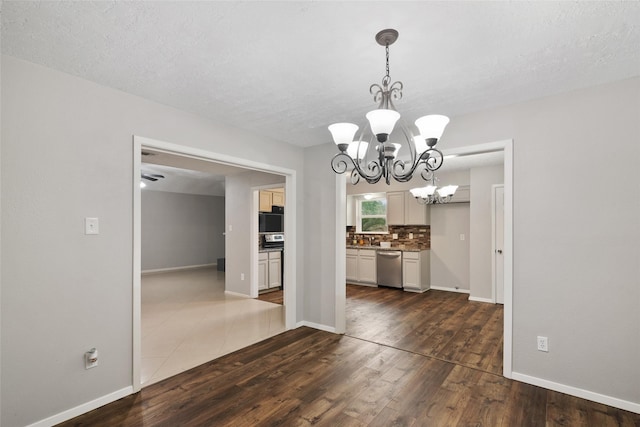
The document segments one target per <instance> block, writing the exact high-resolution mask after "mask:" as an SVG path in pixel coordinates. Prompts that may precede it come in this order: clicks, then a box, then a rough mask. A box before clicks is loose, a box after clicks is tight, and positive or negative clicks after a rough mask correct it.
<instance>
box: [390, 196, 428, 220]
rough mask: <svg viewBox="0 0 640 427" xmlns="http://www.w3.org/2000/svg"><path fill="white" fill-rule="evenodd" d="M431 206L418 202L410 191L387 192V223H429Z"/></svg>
mask: <svg viewBox="0 0 640 427" xmlns="http://www.w3.org/2000/svg"><path fill="white" fill-rule="evenodd" d="M429 223H430V215H429V208H428V206H426V205H422V204H420V203H418V201H417V200H416V199H415V198H414V197H413V196H412V195H411V193H410V192H409V191H391V192H389V193H387V224H389V225H429Z"/></svg>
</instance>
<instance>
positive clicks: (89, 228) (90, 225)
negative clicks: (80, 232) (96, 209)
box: [84, 218, 100, 234]
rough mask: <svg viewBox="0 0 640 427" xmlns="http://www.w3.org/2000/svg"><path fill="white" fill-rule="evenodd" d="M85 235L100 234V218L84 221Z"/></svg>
mask: <svg viewBox="0 0 640 427" xmlns="http://www.w3.org/2000/svg"><path fill="white" fill-rule="evenodd" d="M84 234H100V227H99V224H98V218H85V219H84Z"/></svg>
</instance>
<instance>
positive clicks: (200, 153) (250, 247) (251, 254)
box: [133, 136, 296, 391]
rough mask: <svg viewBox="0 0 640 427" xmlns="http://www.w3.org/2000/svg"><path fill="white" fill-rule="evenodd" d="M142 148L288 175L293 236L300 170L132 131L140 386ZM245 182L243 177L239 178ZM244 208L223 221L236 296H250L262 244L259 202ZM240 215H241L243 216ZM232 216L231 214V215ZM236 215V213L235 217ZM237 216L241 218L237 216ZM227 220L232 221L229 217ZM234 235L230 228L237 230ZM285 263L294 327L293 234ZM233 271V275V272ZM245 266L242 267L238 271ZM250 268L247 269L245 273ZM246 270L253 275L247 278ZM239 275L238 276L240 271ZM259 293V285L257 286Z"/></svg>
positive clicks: (289, 321)
mask: <svg viewBox="0 0 640 427" xmlns="http://www.w3.org/2000/svg"><path fill="white" fill-rule="evenodd" d="M143 149H146V150H152V151H156V152H162V153H167V154H170V155H174V156H178V157H181V158H184V159H192V160H198V161H201V162H211V163H216V164H221V165H224V166H228V167H235V168H240V169H242V170H244V171H247V172H248V175H249V177H250V178H249V180H250V179H251V178H252V177H255V176H257V175H260V174H265V175H266V174H270V175H279V176H280V177H281V179H282V177H283V179H284V186H283V188H284V189H285V190H284V191H285V196H286V197H287V199H288V200H289V201H291V208H290V209H289V215H287V217H286V219H285V224H284V227H285V230H287V232H288V233H289V234H290V235H292V236H295V230H296V209H295V206H296V203H295V201H296V195H295V193H296V191H295V189H296V172H295V171H294V170H291V169H286V168H281V167H277V166H273V165H269V164H264V163H259V162H254V161H250V160H246V159H241V158H235V157H231V156H227V155H223V154H220V153H214V152H209V151H205V150H201V149H195V148H192V147H188V146H183V145H178V144H173V143H169V142H164V141H158V140H153V139H149V138H144V137H139V136H134V138H133V159H134V161H133V165H134V168H133V169H134V171H133V193H134V215H133V388H134V391H139V390H140V389H141V387H142V382H141V358H142V330H141V327H142V316H141V314H142V287H141V273H142V269H141V242H142V241H141V223H142V215H141V189H140V176H141V164H142V155H141V153H142V151H143ZM241 184H242V185H244V183H241ZM246 194H247V198H248V200H251V199H252V197H251V194H252V193H251V192H250V185H247V187H246ZM244 209H245V210H246V212H245V210H243V211H242V214H243V215H245V214H246V221H244V222H242V223H241V222H237V223H236V224H237V225H236V227H233V224H231V223H227V224H226V225H225V233H226V234H227V235H226V240H227V242H228V240H229V239H230V238H232V239H233V245H232V246H233V248H232V249H231V250H232V251H234V252H233V253H231V254H230V253H229V249H228V245H227V249H226V250H227V254H226V256H225V258H226V262H225V264H226V265H225V267H226V270H227V272H226V276H225V294H229V295H232V296H240V297H246V298H252V296H251V295H252V294H253V293H254V290H253V283H257V281H255V280H254V279H253V278H254V277H255V271H254V270H255V269H254V267H253V265H254V264H256V265H257V258H258V249H257V244H256V243H257V238H256V236H257V235H258V231H257V226H258V224H257V218H256V220H255V221H251V220H249V218H250V217H252V216H251V215H250V212H251V211H250V210H251V209H256V210H257V205H256V204H253V206H252V203H251V202H250V201H249V202H247V204H245V205H244ZM243 215H238V217H243ZM227 218H228V216H227ZM234 218H235V217H234ZM238 221H242V220H241V219H238ZM227 222H228V221H227ZM234 232H235V234H233V235H232V236H230V234H231V233H234ZM285 250H286V252H285V259H284V261H285V268H284V271H283V277H284V279H285V280H286V281H287V283H288V284H289V286H287V289H286V292H285V293H284V297H283V298H284V308H283V310H284V325H285V330H288V329H293V328H294V327H295V319H296V304H295V301H296V297H295V295H296V279H295V276H296V267H295V266H296V251H295V239H290V240H289V241H288V242H285ZM230 272H231V274H233V277H231V276H230ZM239 272H241V273H239ZM245 272H246V273H245ZM245 275H246V276H249V277H247V278H246V279H247V280H245ZM236 276H237V277H236ZM255 294H256V295H257V286H256V289H255Z"/></svg>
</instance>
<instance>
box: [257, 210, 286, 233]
mask: <svg viewBox="0 0 640 427" xmlns="http://www.w3.org/2000/svg"><path fill="white" fill-rule="evenodd" d="M258 231H259V232H260V233H282V232H284V215H283V214H279V213H266V212H261V213H259V214H258Z"/></svg>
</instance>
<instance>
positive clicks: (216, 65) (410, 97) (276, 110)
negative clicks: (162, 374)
mask: <svg viewBox="0 0 640 427" xmlns="http://www.w3.org/2000/svg"><path fill="white" fill-rule="evenodd" d="M389 27H390V28H395V29H397V30H398V31H399V32H400V38H399V39H398V41H397V42H396V44H394V45H393V46H392V47H391V77H392V80H401V81H402V82H403V83H404V85H405V90H404V99H402V100H401V101H400V102H398V103H397V107H398V110H399V111H400V112H401V113H402V114H403V116H404V118H405V119H406V121H407V122H408V123H412V122H413V120H415V119H416V118H417V117H418V116H421V115H423V114H429V113H441V114H446V115H449V116H451V117H455V116H457V115H461V114H465V113H469V112H473V111H477V110H482V109H486V108H489V107H494V106H500V105H508V104H511V103H515V102H519V101H524V100H527V99H532V98H537V97H541V96H545V95H551V94H555V93H559V92H565V91H568V90H571V89H576V88H580V87H586V86H590V85H594V84H600V83H605V82H608V81H614V80H619V79H623V78H627V77H631V76H636V75H640V48H639V46H640V3H639V2H636V1H633V2H395V1H394V2H366V1H358V2H328V1H312V2H311V1H300V2H186V1H180V2H159V1H158V2H113V1H109V2H87V1H81V2H70V1H46V2H30V1H4V2H2V52H3V53H5V54H8V55H12V56H16V57H19V58H23V59H26V60H28V61H31V62H35V63H39V64H43V65H45V66H48V67H51V68H55V69H58V70H61V71H64V72H67V73H70V74H74V75H77V76H80V77H83V78H86V79H88V80H92V81H95V82H98V83H100V84H103V85H106V86H110V87H114V88H117V89H120V90H123V91H125V92H129V93H132V94H136V95H139V96H142V97H144V98H147V99H151V100H155V101H157V102H160V103H163V104H166V105H171V106H174V107H177V108H180V109H183V110H187V111H191V112H194V113H197V114H200V115H203V116H206V117H210V118H212V119H214V120H218V121H221V122H224V123H228V124H232V125H235V126H238V127H240V128H244V129H248V130H251V131H254V132H256V133H258V134H262V135H267V136H270V137H273V138H276V139H280V140H284V141H286V142H289V143H291V144H296V145H300V146H310V145H315V144H320V143H325V142H329V141H330V140H331V138H330V134H329V132H328V131H327V129H326V126H327V125H328V124H330V123H332V122H336V121H353V122H356V123H361V122H362V120H363V119H364V114H365V113H366V112H367V111H368V110H370V109H372V108H374V107H375V104H374V103H373V101H372V99H371V97H370V96H369V93H368V88H369V86H370V85H371V84H372V83H379V82H380V80H381V78H382V76H383V75H384V48H382V47H380V46H378V45H377V44H376V43H375V41H374V35H375V34H376V32H378V31H379V30H381V29H383V28H389Z"/></svg>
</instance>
